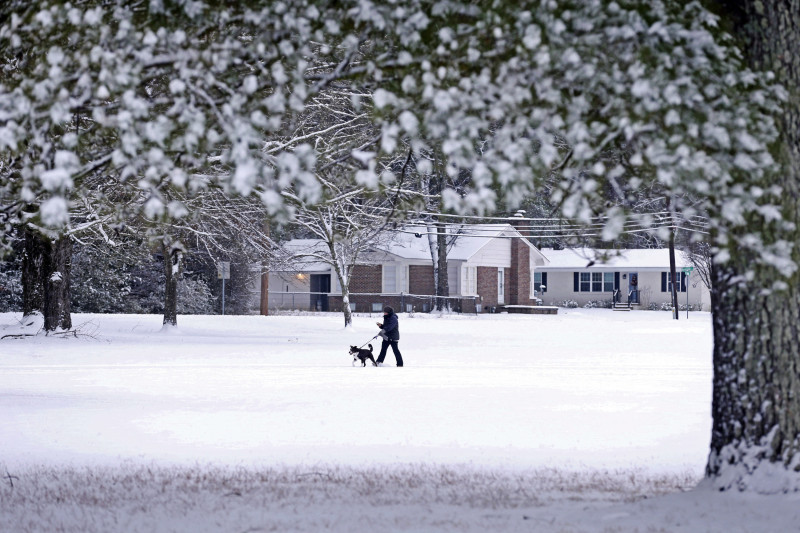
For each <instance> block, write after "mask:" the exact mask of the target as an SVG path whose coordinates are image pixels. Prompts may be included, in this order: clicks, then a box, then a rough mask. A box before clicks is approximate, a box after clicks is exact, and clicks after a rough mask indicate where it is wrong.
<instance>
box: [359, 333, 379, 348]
mask: <svg viewBox="0 0 800 533" xmlns="http://www.w3.org/2000/svg"><path fill="white" fill-rule="evenodd" d="M377 338H378V336H377V335H375V336H374V337H372V338H371V339H370V340H368V341H367V342H365V343H364V344H362V345H361V346H359V347H358V349H359V350H360V349H361V348H363V347H364V346H366V345H367V344H369V343H371V342H372V341H374V340H375V339H377Z"/></svg>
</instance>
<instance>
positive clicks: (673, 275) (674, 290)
mask: <svg viewBox="0 0 800 533" xmlns="http://www.w3.org/2000/svg"><path fill="white" fill-rule="evenodd" d="M676 270H677V269H676V268H675V230H674V229H671V230H670V231H669V276H670V279H671V280H672V284H671V285H670V290H669V292H670V296H671V298H672V318H674V319H675V320H678V315H680V313H679V312H678V287H679V286H680V281H679V279H678V277H677V276H678V273H677V271H676Z"/></svg>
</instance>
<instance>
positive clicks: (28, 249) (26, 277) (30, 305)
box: [22, 228, 47, 316]
mask: <svg viewBox="0 0 800 533" xmlns="http://www.w3.org/2000/svg"><path fill="white" fill-rule="evenodd" d="M23 235H24V236H23V238H24V240H25V248H24V251H23V254H22V314H23V316H28V315H31V314H33V313H43V311H44V279H45V278H44V270H43V268H44V256H45V254H46V248H47V243H46V241H45V240H44V238H43V237H42V236H41V235H40V234H38V233H35V232H33V231H31V230H30V229H28V228H24V229H23Z"/></svg>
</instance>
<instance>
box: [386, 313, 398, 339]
mask: <svg viewBox="0 0 800 533" xmlns="http://www.w3.org/2000/svg"><path fill="white" fill-rule="evenodd" d="M383 331H384V332H385V333H386V336H387V337H388V338H389V340H390V341H399V340H400V324H399V323H398V320H397V315H396V314H394V312H392V313H389V314H388V315H386V316H384V317H383Z"/></svg>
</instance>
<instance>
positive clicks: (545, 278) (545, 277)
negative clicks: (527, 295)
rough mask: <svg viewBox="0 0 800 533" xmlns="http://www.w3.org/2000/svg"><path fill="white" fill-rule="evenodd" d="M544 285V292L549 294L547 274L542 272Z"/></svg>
mask: <svg viewBox="0 0 800 533" xmlns="http://www.w3.org/2000/svg"><path fill="white" fill-rule="evenodd" d="M542 285H544V290H543V291H542V292H547V272H542Z"/></svg>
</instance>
